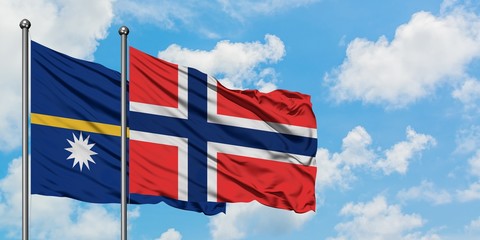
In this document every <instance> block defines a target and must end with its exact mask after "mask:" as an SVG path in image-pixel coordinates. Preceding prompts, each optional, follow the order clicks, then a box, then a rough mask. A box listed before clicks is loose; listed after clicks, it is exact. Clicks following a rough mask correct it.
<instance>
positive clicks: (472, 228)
mask: <svg viewBox="0 0 480 240" xmlns="http://www.w3.org/2000/svg"><path fill="white" fill-rule="evenodd" d="M465 230H466V232H477V233H480V217H479V218H477V219H474V220H472V221H471V222H470V223H469V224H468V225H467V226H465Z"/></svg>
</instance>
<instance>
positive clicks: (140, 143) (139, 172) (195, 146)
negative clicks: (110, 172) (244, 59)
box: [129, 47, 317, 213]
mask: <svg viewBox="0 0 480 240" xmlns="http://www.w3.org/2000/svg"><path fill="white" fill-rule="evenodd" d="M232 57H234V56H232ZM129 126H130V142H129V144H130V193H136V194H143V195H150V196H166V197H169V198H172V199H177V200H181V201H194V202H200V203H202V202H203V203H218V202H250V201H253V200H256V201H258V202H260V203H262V204H264V205H267V206H271V207H275V208H282V209H289V210H294V211H295V212H298V213H303V212H307V211H310V210H315V177H316V162H315V154H316V149H317V136H316V120H315V116H314V114H313V111H312V105H311V102H310V97H309V96H308V95H305V94H301V93H298V92H290V91H285V90H276V91H273V92H270V93H261V92H258V91H256V90H230V89H227V88H225V87H224V86H222V85H221V84H220V83H219V82H218V81H217V80H216V79H214V78H213V77H211V76H209V75H207V74H204V73H202V72H200V71H198V70H196V69H193V68H188V67H182V66H179V65H177V64H172V63H169V62H166V61H163V60H161V59H158V58H155V57H153V56H150V55H147V54H145V53H143V52H141V51H139V50H137V49H135V48H132V47H130V116H129Z"/></svg>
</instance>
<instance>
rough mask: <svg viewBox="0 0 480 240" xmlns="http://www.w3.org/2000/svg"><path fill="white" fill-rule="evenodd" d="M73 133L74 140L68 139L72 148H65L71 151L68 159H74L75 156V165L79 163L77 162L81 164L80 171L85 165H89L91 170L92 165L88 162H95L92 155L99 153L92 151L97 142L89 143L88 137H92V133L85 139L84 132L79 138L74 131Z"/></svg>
mask: <svg viewBox="0 0 480 240" xmlns="http://www.w3.org/2000/svg"><path fill="white" fill-rule="evenodd" d="M72 135H73V142H72V141H70V140H69V139H67V141H68V143H70V146H72V147H70V148H65V150H67V151H69V152H71V153H72V154H70V156H68V158H67V159H72V158H73V166H72V168H73V167H75V165H77V163H78V164H79V166H80V171H82V168H83V165H84V164H85V166H87V168H88V170H90V166H89V165H88V162H89V161H90V162H93V163H95V161H93V159H92V155H96V154H97V153H96V152H94V151H92V150H91V149H92V147H93V146H94V145H95V143H91V144H88V139H89V138H90V135H89V136H88V137H87V138H86V139H85V140H84V139H83V136H82V133H81V132H80V137H79V138H77V136H75V134H74V133H72Z"/></svg>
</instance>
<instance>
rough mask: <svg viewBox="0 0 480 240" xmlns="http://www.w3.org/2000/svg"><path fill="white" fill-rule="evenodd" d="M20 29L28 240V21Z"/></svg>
mask: <svg viewBox="0 0 480 240" xmlns="http://www.w3.org/2000/svg"><path fill="white" fill-rule="evenodd" d="M19 25H20V28H21V29H22V239H23V240H28V222H29V221H28V213H29V202H28V200H29V197H30V191H29V183H30V179H29V176H28V170H29V162H28V111H29V110H28V102H29V99H28V95H29V91H28V88H29V86H28V77H29V76H28V74H29V66H28V56H29V49H28V38H29V37H28V30H29V29H30V26H31V24H30V21H28V19H23V20H22V21H20V24H19Z"/></svg>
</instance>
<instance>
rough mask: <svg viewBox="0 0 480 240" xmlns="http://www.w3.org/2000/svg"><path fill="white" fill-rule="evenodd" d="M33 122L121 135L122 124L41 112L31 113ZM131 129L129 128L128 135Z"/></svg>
mask: <svg viewBox="0 0 480 240" xmlns="http://www.w3.org/2000/svg"><path fill="white" fill-rule="evenodd" d="M30 121H31V123H32V124H38V125H43V126H49V127H58V128H66V129H72V130H78V131H84V132H91V133H100V134H106V135H111V136H117V137H120V126H118V125H113V124H105V123H99V122H90V121H84V120H78V119H72V118H64V117H57V116H51V115H45V114H39V113H32V114H31V120H30ZM129 133H130V131H129V129H127V137H128V135H129Z"/></svg>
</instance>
